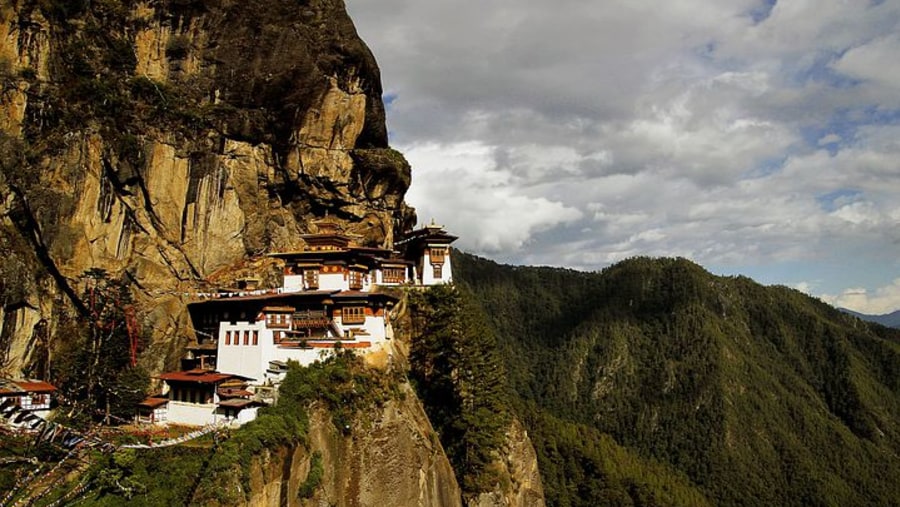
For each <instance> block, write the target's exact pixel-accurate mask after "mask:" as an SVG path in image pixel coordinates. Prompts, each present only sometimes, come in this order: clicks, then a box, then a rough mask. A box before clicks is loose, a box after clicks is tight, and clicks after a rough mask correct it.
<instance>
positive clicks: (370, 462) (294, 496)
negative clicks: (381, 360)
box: [246, 384, 461, 507]
mask: <svg viewBox="0 0 900 507" xmlns="http://www.w3.org/2000/svg"><path fill="white" fill-rule="evenodd" d="M401 392H402V395H401V397H399V398H398V399H395V400H391V401H390V402H388V403H387V404H385V405H384V406H383V407H379V408H374V410H373V411H372V412H369V413H364V414H358V415H357V417H356V418H355V419H354V421H353V422H352V423H350V426H351V427H352V428H348V430H351V429H352V431H347V432H346V433H347V434H344V433H343V432H341V431H339V430H338V428H337V427H335V425H334V424H333V422H332V414H330V413H329V412H328V411H327V410H326V409H324V408H322V407H320V408H318V409H316V410H313V413H312V416H311V417H310V429H309V437H308V441H309V443H308V448H307V446H298V447H294V448H291V449H287V448H284V449H279V450H277V451H275V452H270V451H266V452H264V453H263V454H262V455H260V456H258V457H257V458H255V463H254V466H253V467H252V470H253V474H252V475H251V479H250V491H249V495H248V500H247V502H246V505H247V506H253V507H265V506H272V507H277V506H281V505H288V506H306V505H309V506H315V505H333V506H337V507H350V506H381V505H398V506H399V505H403V506H409V507H415V506H419V507H431V506H434V507H454V506H460V505H461V497H460V491H459V486H458V485H457V482H456V478H455V477H454V475H453V469H452V468H451V467H450V463H449V462H448V461H447V458H446V456H445V455H444V451H443V449H442V448H441V446H440V443H439V442H438V440H437V435H435V433H434V430H433V429H432V428H431V424H430V423H429V422H428V418H427V417H426V416H425V412H424V411H423V410H422V406H421V404H420V403H419V401H418V399H417V398H416V397H415V393H413V392H412V390H411V389H410V388H409V385H408V384H404V385H403V386H402V388H401ZM317 461H318V463H319V466H320V468H319V470H320V471H319V472H316V471H314V470H313V469H315V468H316V467H317V465H316V462H317ZM311 476H315V477H317V478H316V479H315V480H310V477H311ZM304 488H306V489H305V490H304ZM302 491H305V494H303V492H302Z"/></svg>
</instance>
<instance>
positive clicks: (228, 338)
mask: <svg viewBox="0 0 900 507" xmlns="http://www.w3.org/2000/svg"><path fill="white" fill-rule="evenodd" d="M225 345H231V331H225Z"/></svg>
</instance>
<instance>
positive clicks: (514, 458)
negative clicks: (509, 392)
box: [466, 418, 546, 507]
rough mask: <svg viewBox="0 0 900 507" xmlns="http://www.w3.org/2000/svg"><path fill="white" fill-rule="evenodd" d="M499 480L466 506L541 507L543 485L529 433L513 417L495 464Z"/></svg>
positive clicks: (542, 504) (542, 506)
mask: <svg viewBox="0 0 900 507" xmlns="http://www.w3.org/2000/svg"><path fill="white" fill-rule="evenodd" d="M494 467H495V469H496V470H498V472H499V473H498V475H499V477H500V481H499V482H498V484H497V486H496V488H495V489H494V491H489V492H484V493H481V494H479V495H476V496H475V497H473V498H470V499H468V501H467V502H466V505H467V506H468V507H544V506H545V505H546V504H545V502H544V486H543V484H542V482H541V474H540V471H539V470H538V462H537V454H536V453H535V451H534V446H533V445H532V444H531V439H529V438H528V432H527V431H525V428H524V427H522V423H520V422H519V420H518V419H515V418H513V420H512V422H511V423H510V425H509V429H508V430H507V431H506V445H505V447H504V452H503V453H502V456H499V457H498V458H497V460H496V461H495V462H494Z"/></svg>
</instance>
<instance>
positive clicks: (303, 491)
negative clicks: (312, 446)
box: [297, 451, 325, 498]
mask: <svg viewBox="0 0 900 507" xmlns="http://www.w3.org/2000/svg"><path fill="white" fill-rule="evenodd" d="M324 475H325V466H324V465H323V461H322V453H321V452H319V451H316V452H314V453H313V455H312V458H310V462H309V473H308V474H306V480H304V481H303V483H302V484H300V487H299V488H297V496H298V497H300V498H312V496H313V493H315V491H316V488H317V487H319V484H320V483H321V482H322V476H324Z"/></svg>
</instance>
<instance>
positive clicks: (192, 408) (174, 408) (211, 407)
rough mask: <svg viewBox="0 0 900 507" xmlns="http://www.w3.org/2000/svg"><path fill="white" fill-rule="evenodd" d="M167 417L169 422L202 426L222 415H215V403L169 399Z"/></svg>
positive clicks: (220, 419)
mask: <svg viewBox="0 0 900 507" xmlns="http://www.w3.org/2000/svg"><path fill="white" fill-rule="evenodd" d="M168 418H169V421H168V422H169V423H176V424H187V425H191V426H204V425H206V424H215V423H217V422H220V421H222V420H223V419H224V416H220V415H216V405H215V403H207V404H198V403H185V402H183V401H175V400H170V401H169V415H168Z"/></svg>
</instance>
